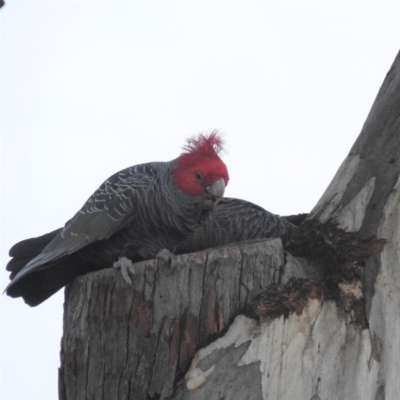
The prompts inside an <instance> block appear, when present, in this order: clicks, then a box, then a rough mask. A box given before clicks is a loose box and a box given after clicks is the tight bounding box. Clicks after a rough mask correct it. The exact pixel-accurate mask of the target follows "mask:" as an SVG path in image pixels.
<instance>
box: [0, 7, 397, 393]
mask: <svg viewBox="0 0 400 400" xmlns="http://www.w3.org/2000/svg"><path fill="white" fill-rule="evenodd" d="M0 17H1V102H2V103H1V109H2V116H1V131H2V187H1V194H2V221H1V228H2V239H1V249H2V251H1V260H2V265H3V267H5V265H6V263H7V262H8V259H9V258H8V256H7V251H8V249H9V248H10V247H11V246H12V245H13V244H14V243H16V242H17V241H20V240H22V239H25V238H29V237H33V236H39V235H42V234H44V233H47V232H49V231H51V230H53V229H56V228H58V227H61V226H63V225H64V223H65V222H66V221H67V220H68V219H69V218H71V217H72V216H73V215H74V214H75V212H76V211H77V210H78V209H79V208H80V207H81V206H82V204H83V203H84V202H85V201H86V199H87V198H88V197H89V196H90V194H91V193H92V192H93V191H94V190H95V189H96V188H97V187H98V186H99V185H100V184H101V183H102V182H103V181H104V180H105V179H106V178H107V177H108V176H110V175H112V174H113V173H114V172H116V171H118V170H120V169H123V168H126V167H128V166H131V165H135V164H139V163H142V162H148V161H169V160H171V159H173V158H176V157H177V156H178V155H179V154H180V150H181V146H182V144H183V143H184V140H185V138H187V137H189V136H191V135H193V134H195V133H197V132H208V131H210V130H213V129H215V128H219V129H220V130H221V131H223V132H225V133H226V136H225V137H226V141H227V142H228V145H229V146H228V152H227V154H225V155H224V161H225V163H226V164H227V166H228V169H229V173H230V178H231V180H230V182H229V186H228V187H227V191H226V195H227V196H231V197H239V198H244V199H247V200H250V201H253V202H255V203H257V204H259V205H261V206H263V207H264V208H266V209H268V210H269V211H272V212H274V213H277V214H281V215H285V214H294V213H300V212H308V211H310V210H311V209H312V207H313V206H314V205H315V204H316V202H317V201H318V199H319V198H320V197H321V195H322V193H323V191H324V190H325V188H326V187H327V185H328V184H329V183H330V181H331V179H332V177H333V175H334V173H335V172H336V170H337V169H338V167H339V165H340V163H341V162H342V161H343V159H344V158H345V157H346V155H347V153H348V151H349V150H350V148H351V146H352V144H353V142H354V140H355V139H356V137H357V135H358V134H359V132H360V130H361V128H362V125H363V123H364V121H365V119H366V117H367V115H368V112H369V110H370V108H371V106H372V103H373V101H374V98H375V96H376V94H377V92H378V90H379V88H380V85H381V83H382V82H383V79H384V77H385V74H386V73H387V71H388V70H389V68H390V66H391V64H392V62H393V60H394V58H395V56H396V54H397V52H398V50H399V43H400V28H399V27H400V3H399V2H384V1H379V2H346V1H343V2H335V3H333V2H321V1H318V2H317V1H315V2H301V1H296V2H289V1H281V2H269V1H263V2H250V1H247V2H229V1H223V2H216V1H204V2H186V3H184V2H168V1H162V2H134V1H130V2H122V1H121V2H111V1H109V2H97V1H69V2H67V1H64V2H63V1H43V2H38V1H33V0H29V1H25V2H23V1H12V0H10V1H8V2H7V4H6V6H5V7H4V8H3V9H2V10H1V11H0ZM1 278H2V288H4V287H5V286H6V284H7V282H8V273H6V272H5V271H4V268H2V273H1ZM63 299H64V298H63V290H62V291H60V292H59V293H58V294H57V295H55V296H53V297H52V298H50V299H49V300H48V301H46V302H45V303H43V304H42V305H40V306H39V307H37V308H30V307H28V306H27V305H25V304H24V303H23V301H22V300H21V299H10V298H8V297H7V296H5V295H3V296H2V297H1V303H2V319H1V324H2V326H1V345H2V348H1V350H2V353H1V366H2V374H1V378H2V382H1V398H2V399H3V400H17V399H18V400H47V399H48V400H52V399H56V398H57V368H58V366H59V345H60V340H61V335H62V314H63V306H62V305H63Z"/></svg>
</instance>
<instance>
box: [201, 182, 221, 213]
mask: <svg viewBox="0 0 400 400" xmlns="http://www.w3.org/2000/svg"><path fill="white" fill-rule="evenodd" d="M224 193H225V181H224V179H223V178H221V179H218V180H217V181H215V182H214V183H212V184H211V185H210V186H207V187H206V188H205V195H204V197H205V201H204V208H205V209H206V210H212V209H213V208H214V207H215V206H216V205H217V204H218V203H219V201H220V200H221V199H222V197H223V196H224Z"/></svg>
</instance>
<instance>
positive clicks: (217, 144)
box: [182, 131, 224, 157]
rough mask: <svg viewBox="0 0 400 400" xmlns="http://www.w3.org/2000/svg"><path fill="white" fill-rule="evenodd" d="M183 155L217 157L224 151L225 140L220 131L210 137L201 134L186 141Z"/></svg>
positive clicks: (214, 132) (212, 133) (213, 132)
mask: <svg viewBox="0 0 400 400" xmlns="http://www.w3.org/2000/svg"><path fill="white" fill-rule="evenodd" d="M186 142H187V144H186V145H184V146H183V150H184V153H182V154H194V153H196V154H198V155H199V156H201V157H216V156H217V155H218V153H220V152H221V151H222V150H224V140H223V139H222V134H221V133H219V132H218V131H212V132H211V133H210V134H209V135H203V134H199V135H198V137H196V136H193V137H191V138H189V139H187V140H186Z"/></svg>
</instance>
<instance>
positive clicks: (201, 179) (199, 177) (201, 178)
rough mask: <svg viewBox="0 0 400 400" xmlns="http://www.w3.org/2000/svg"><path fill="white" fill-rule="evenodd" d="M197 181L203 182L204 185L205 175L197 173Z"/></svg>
mask: <svg viewBox="0 0 400 400" xmlns="http://www.w3.org/2000/svg"><path fill="white" fill-rule="evenodd" d="M196 179H197V180H198V181H199V182H201V183H203V180H204V179H203V175H202V174H201V173H200V172H196Z"/></svg>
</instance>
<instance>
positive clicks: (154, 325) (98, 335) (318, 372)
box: [59, 53, 400, 400]
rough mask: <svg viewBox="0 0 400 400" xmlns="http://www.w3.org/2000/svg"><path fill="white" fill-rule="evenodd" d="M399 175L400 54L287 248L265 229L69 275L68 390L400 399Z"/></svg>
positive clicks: (119, 395) (75, 395)
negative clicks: (168, 259) (128, 275)
mask: <svg viewBox="0 0 400 400" xmlns="http://www.w3.org/2000/svg"><path fill="white" fill-rule="evenodd" d="M399 186H400V53H399V55H398V56H397V58H396V60H395V62H394V64H393V66H392V68H391V70H390V71H389V73H388V74H387V77H386V79H385V81H384V83H383V85H382V87H381V89H380V91H379V93H378V96H377V99H376V100H375V103H374V105H373V107H372V109H371V112H370V114H369V116H368V118H367V120H366V122H365V124H364V127H363V129H362V132H361V134H360V136H359V137H358V139H357V141H356V143H355V144H354V146H353V148H352V149H351V151H350V154H349V156H348V157H347V158H346V159H345V160H344V162H343V164H342V165H341V167H340V168H339V170H338V172H337V174H336V176H335V177H334V179H333V181H332V183H331V184H330V185H329V187H328V188H327V190H326V191H325V193H324V195H323V196H322V198H321V200H320V201H319V202H318V204H317V205H316V206H315V208H314V209H313V210H312V212H311V214H310V215H309V217H308V219H307V220H306V221H305V222H304V223H303V224H302V225H301V226H300V227H299V229H298V230H297V231H296V233H295V234H294V235H293V237H292V238H291V240H290V242H289V243H285V246H286V248H287V250H288V252H287V251H285V250H284V248H283V246H282V243H281V241H280V240H279V239H271V240H268V239H267V240H259V241H255V242H249V243H242V244H239V245H236V246H235V245H231V246H228V247H225V248H220V249H213V250H209V251H206V252H199V253H194V254H187V255H182V256H179V257H178V258H177V261H176V262H174V263H173V264H172V266H169V265H168V264H166V263H165V262H163V261H158V260H157V261H155V260H150V261H145V262H141V263H137V264H135V265H134V270H135V275H134V279H132V281H133V283H132V286H129V285H127V284H126V283H125V282H124V280H123V279H122V277H121V274H120V272H119V271H117V270H114V269H107V270H102V271H99V272H96V273H93V274H88V275H85V276H81V277H79V278H77V279H76V280H75V281H74V282H73V283H72V284H71V285H70V286H69V287H68V289H67V290H66V301H65V311H64V336H63V339H62V350H61V368H60V374H59V388H60V399H63V400H75V399H96V400H97V399H104V400H108V399H116V400H117V399H120V400H122V399H135V400H139V399H143V400H145V399H190V400H194V399H198V400H200V399H202V400H203V399H207V400H214V399H215V400H217V399H225V400H229V399H232V400H234V399H240V400H242V399H274V400H275V399H312V400H317V399H321V400H322V399H333V398H335V399H336V398H337V399H363V400H364V399H374V400H377V399H379V400H383V399H397V398H398V396H399V393H400V379H398V376H399V374H398V371H399V370H400V335H399V332H400V313H399V309H400V259H399V258H400V210H399V209H400V206H399V204H400V194H399V193H400V187H399ZM198 349H200V350H199V351H197V352H196V350H198Z"/></svg>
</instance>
